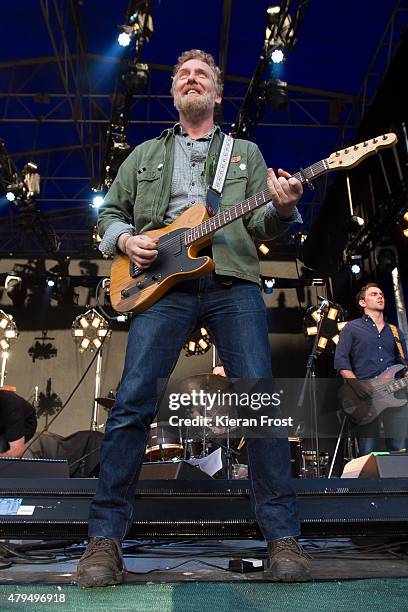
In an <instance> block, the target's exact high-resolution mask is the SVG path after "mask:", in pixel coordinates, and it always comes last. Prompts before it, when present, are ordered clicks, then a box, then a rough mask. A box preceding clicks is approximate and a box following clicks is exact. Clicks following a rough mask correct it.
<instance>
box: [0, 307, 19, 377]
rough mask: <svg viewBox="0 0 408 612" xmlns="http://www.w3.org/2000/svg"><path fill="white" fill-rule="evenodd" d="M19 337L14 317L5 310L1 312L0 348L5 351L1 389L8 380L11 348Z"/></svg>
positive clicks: (1, 371) (1, 372)
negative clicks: (7, 370) (7, 367)
mask: <svg viewBox="0 0 408 612" xmlns="http://www.w3.org/2000/svg"><path fill="white" fill-rule="evenodd" d="M17 337H18V330H17V325H16V324H15V323H14V320H13V317H12V315H10V314H6V313H5V312H4V311H3V310H0V348H1V350H2V351H3V353H2V362H1V370H0V387H2V386H3V385H4V380H5V378H6V366H7V360H8V358H9V356H10V353H9V350H10V346H11V345H12V344H13V342H15V341H16V340H17Z"/></svg>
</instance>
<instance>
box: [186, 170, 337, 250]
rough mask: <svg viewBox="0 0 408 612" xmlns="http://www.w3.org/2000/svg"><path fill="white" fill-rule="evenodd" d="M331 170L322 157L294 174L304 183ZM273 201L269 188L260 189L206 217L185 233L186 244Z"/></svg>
mask: <svg viewBox="0 0 408 612" xmlns="http://www.w3.org/2000/svg"><path fill="white" fill-rule="evenodd" d="M328 171H329V164H328V163H327V160H325V159H322V160H321V161H319V162H317V163H315V164H313V165H312V166H308V167H307V168H305V169H302V170H299V172H296V173H295V174H293V175H292V176H294V177H295V178H297V179H298V180H299V181H300V182H301V183H302V185H303V184H305V183H306V184H307V183H309V182H310V181H312V180H313V179H315V178H317V177H319V176H321V175H322V174H325V173H326V172H328ZM271 201H272V196H271V194H270V192H269V189H264V191H260V192H259V193H256V194H255V195H253V196H251V197H250V198H247V199H246V200H244V201H243V202H239V203H238V204H234V205H233V206H231V207H230V208H228V210H224V211H222V212H219V213H217V214H216V215H214V216H213V217H210V218H209V219H206V220H205V221H203V222H202V223H200V224H199V225H196V226H195V227H192V228H190V229H189V230H187V231H186V232H185V233H184V244H186V245H189V244H192V243H193V242H195V241H196V240H199V239H200V238H203V237H204V236H208V234H212V233H213V232H216V231H217V230H218V229H220V228H221V227H224V226H225V225H228V224H229V223H232V222H233V221H235V220H236V219H239V218H240V217H242V216H244V215H246V214H247V213H249V212H251V211H252V210H256V209H257V208H259V207H260V206H264V204H267V203H268V202H271Z"/></svg>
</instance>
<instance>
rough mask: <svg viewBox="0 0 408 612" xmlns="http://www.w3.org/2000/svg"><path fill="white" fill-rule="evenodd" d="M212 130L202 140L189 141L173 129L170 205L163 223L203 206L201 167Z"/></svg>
mask: <svg viewBox="0 0 408 612" xmlns="http://www.w3.org/2000/svg"><path fill="white" fill-rule="evenodd" d="M215 129H216V128H215V127H214V128H213V129H212V130H211V132H209V134H207V136H203V137H202V138H197V140H193V139H192V138H190V136H189V135H188V134H185V133H183V132H181V128H180V124H177V125H176V126H175V127H174V133H175V136H176V138H175V147H174V164H173V176H172V180H171V190H170V201H169V205H168V208H167V210H166V214H165V216H164V222H165V223H171V222H172V221H174V220H175V219H177V217H179V216H180V215H181V213H182V212H184V211H185V210H186V209H187V208H190V206H194V204H205V200H206V194H207V185H206V181H205V163H206V159H207V154H208V149H209V148H210V142H211V140H212V137H213V135H214V132H215Z"/></svg>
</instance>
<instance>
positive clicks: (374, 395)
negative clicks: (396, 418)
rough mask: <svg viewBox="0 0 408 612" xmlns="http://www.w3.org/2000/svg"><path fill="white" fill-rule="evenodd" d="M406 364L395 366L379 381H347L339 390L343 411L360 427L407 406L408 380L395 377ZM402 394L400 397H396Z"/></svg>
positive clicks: (378, 379) (378, 378)
mask: <svg viewBox="0 0 408 612" xmlns="http://www.w3.org/2000/svg"><path fill="white" fill-rule="evenodd" d="M404 368H405V366H403V365H393V366H391V367H390V368H387V369H386V370H384V372H382V373H381V374H380V375H379V376H377V377H376V378H372V379H370V380H357V379H355V378H346V379H345V380H344V385H343V386H342V387H341V388H340V390H339V400H340V403H341V406H342V408H343V411H344V412H345V413H346V414H347V415H348V416H349V417H350V418H351V419H352V421H353V422H354V423H355V424H356V425H367V424H368V423H371V422H372V421H374V419H376V418H377V417H378V416H379V415H380V414H381V413H382V412H383V411H384V410H386V409H387V408H393V407H396V406H403V405H404V404H406V403H407V401H408V393H407V387H408V378H406V377H404V378H395V375H396V374H397V372H400V371H401V370H403V369H404ZM397 392H400V394H399V395H400V397H396V396H395V394H396V393H397Z"/></svg>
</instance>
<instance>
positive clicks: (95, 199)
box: [91, 193, 104, 208]
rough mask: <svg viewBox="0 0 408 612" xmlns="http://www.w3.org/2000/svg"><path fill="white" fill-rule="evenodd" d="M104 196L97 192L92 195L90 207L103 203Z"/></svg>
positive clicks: (97, 206) (96, 206)
mask: <svg viewBox="0 0 408 612" xmlns="http://www.w3.org/2000/svg"><path fill="white" fill-rule="evenodd" d="M103 200H104V197H103V195H102V194H100V193H98V194H96V195H94V196H93V198H92V203H91V208H99V207H100V206H102V204H103Z"/></svg>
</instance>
